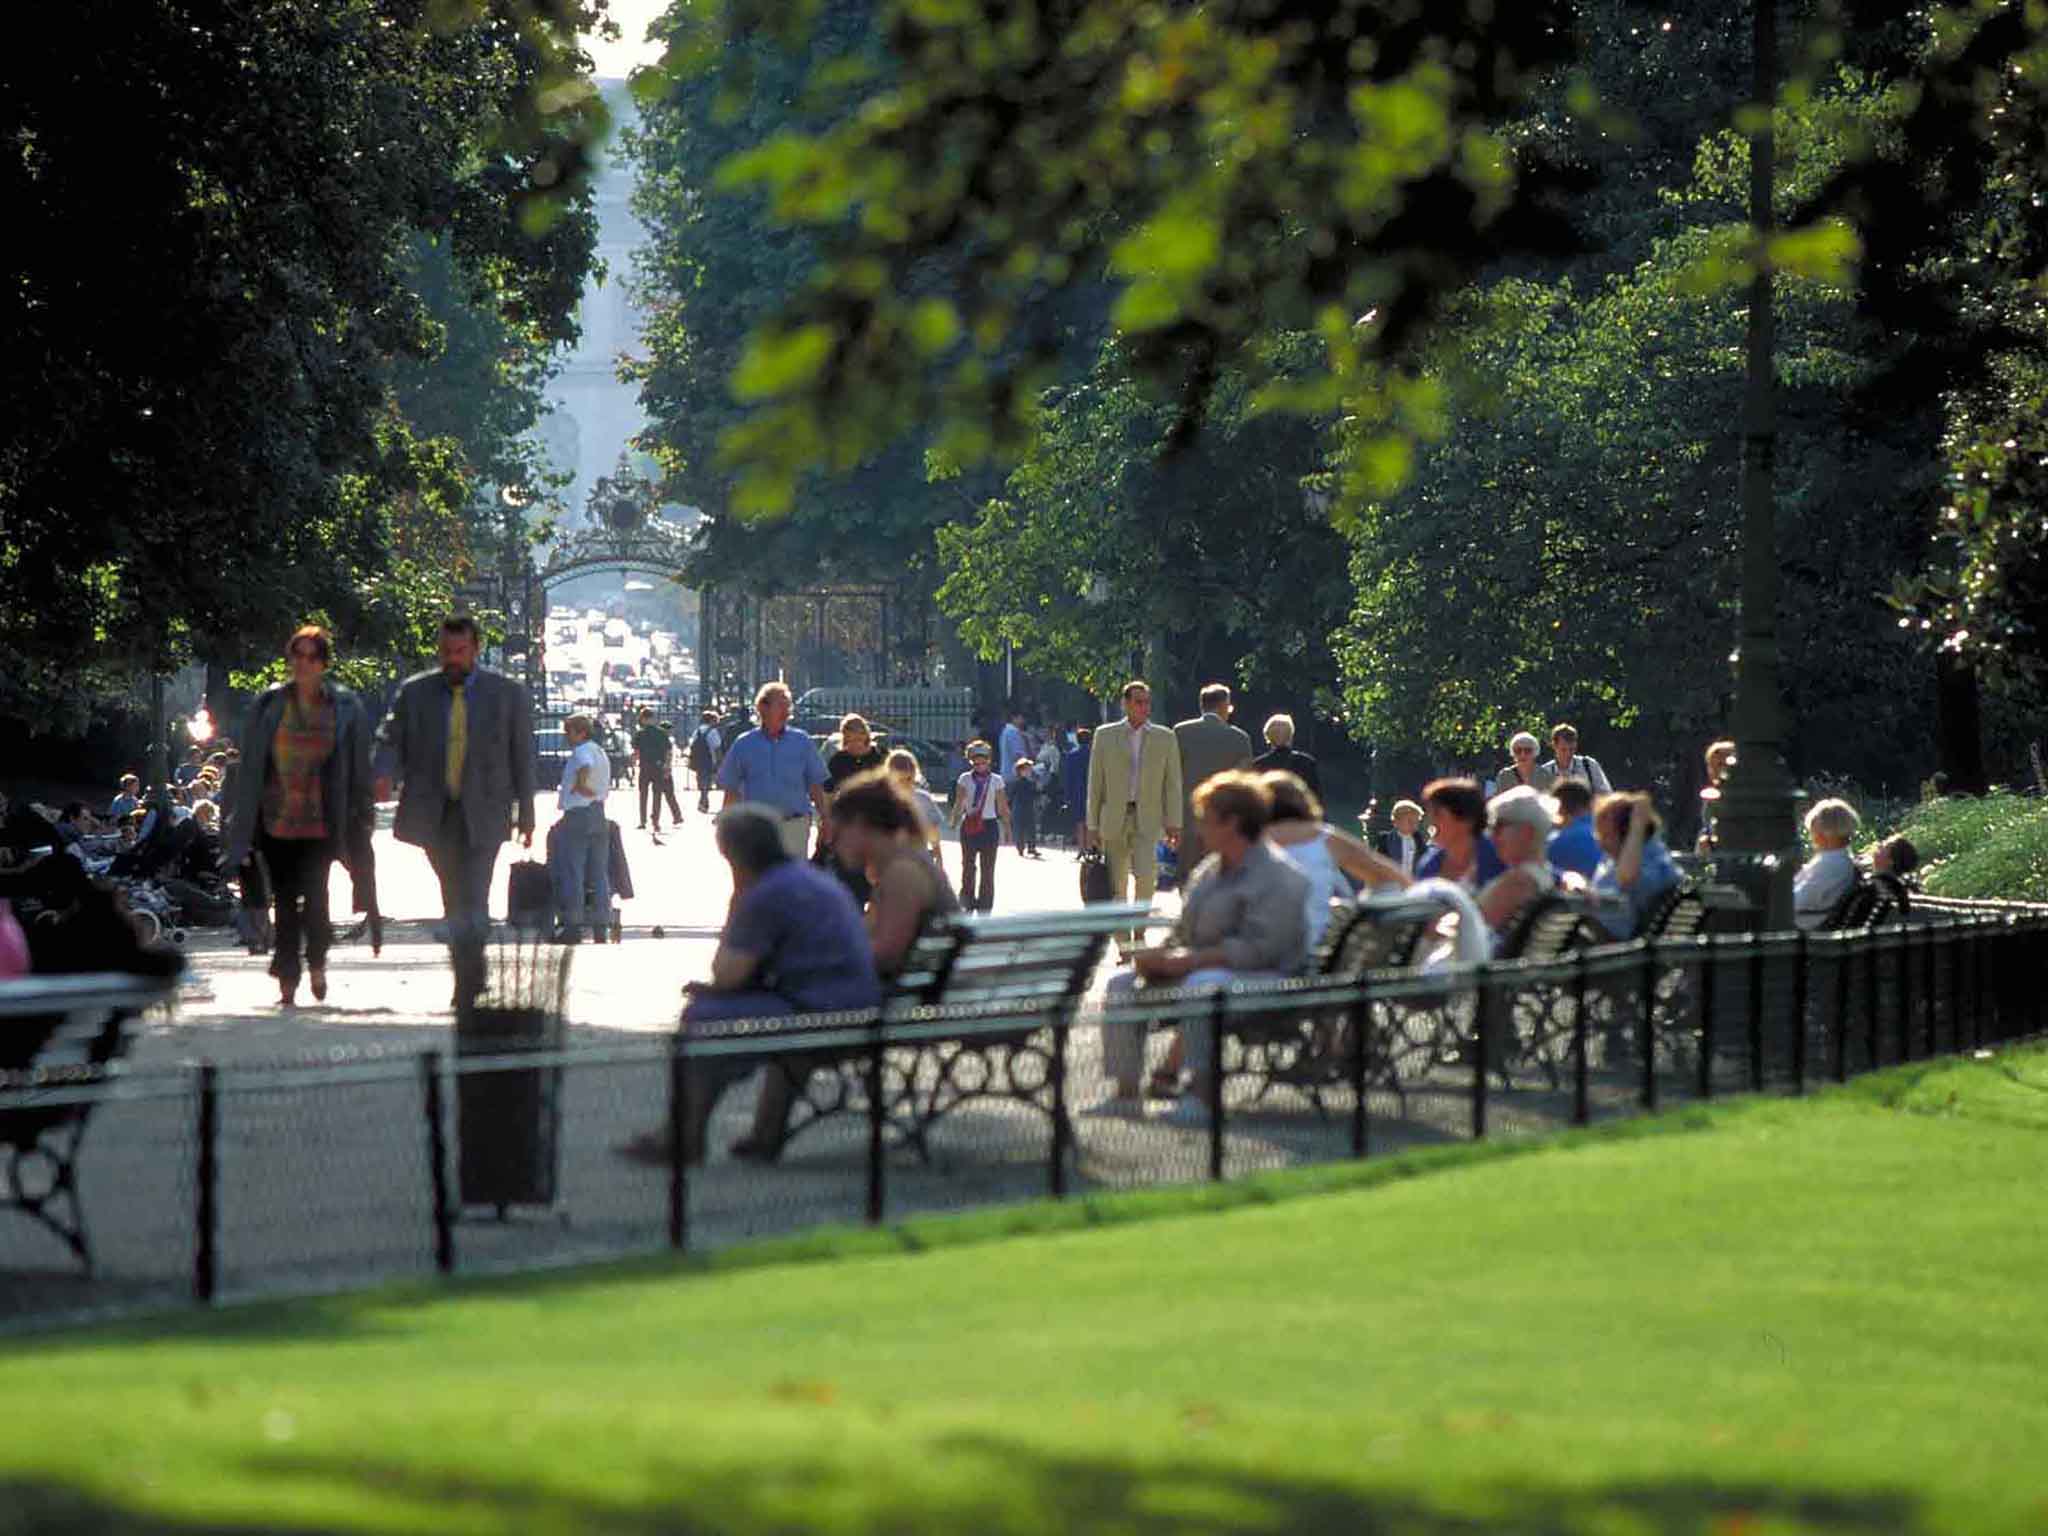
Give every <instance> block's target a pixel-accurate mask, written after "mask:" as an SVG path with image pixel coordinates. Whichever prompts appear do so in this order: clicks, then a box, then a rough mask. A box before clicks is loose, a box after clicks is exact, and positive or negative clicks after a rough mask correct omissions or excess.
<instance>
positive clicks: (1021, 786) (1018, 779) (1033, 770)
mask: <svg viewBox="0 0 2048 1536" xmlns="http://www.w3.org/2000/svg"><path fill="white" fill-rule="evenodd" d="M1011 767H1012V778H1011V781H1010V819H1011V821H1012V822H1013V823H1014V824H1015V826H1016V829H1017V851H1018V852H1019V853H1020V854H1022V855H1023V856H1024V857H1025V858H1027V859H1035V858H1037V857H1039V852H1038V798H1039V788H1038V764H1036V763H1035V762H1033V761H1032V760H1031V759H1030V758H1028V757H1020V758H1018V759H1017V761H1016V762H1015V763H1014V764H1012V765H1011Z"/></svg>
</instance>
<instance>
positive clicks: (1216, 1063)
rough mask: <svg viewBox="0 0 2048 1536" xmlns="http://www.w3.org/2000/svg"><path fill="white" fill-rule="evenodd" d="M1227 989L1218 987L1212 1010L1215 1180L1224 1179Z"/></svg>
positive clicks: (1211, 1133) (1211, 1108) (1211, 1151)
mask: <svg viewBox="0 0 2048 1536" xmlns="http://www.w3.org/2000/svg"><path fill="white" fill-rule="evenodd" d="M1225 995H1226V989H1225V988H1222V987H1218V988H1217V989H1216V1001H1215V1003H1214V1004H1213V1005H1212V1007H1211V1011H1210V1020H1211V1023H1210V1027H1211V1029H1212V1030H1213V1031H1214V1033H1213V1035H1212V1036H1211V1038H1210V1041H1209V1049H1210V1052H1211V1055H1210V1058H1209V1178H1210V1180H1211V1181H1212V1182H1214V1183H1218V1184H1220V1183H1222V1182H1223V1007H1224V997H1225Z"/></svg>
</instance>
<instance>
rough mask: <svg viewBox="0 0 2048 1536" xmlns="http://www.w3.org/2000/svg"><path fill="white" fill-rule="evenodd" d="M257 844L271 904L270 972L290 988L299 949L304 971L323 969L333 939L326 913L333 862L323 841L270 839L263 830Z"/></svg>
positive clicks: (330, 848) (329, 846) (296, 973)
mask: <svg viewBox="0 0 2048 1536" xmlns="http://www.w3.org/2000/svg"><path fill="white" fill-rule="evenodd" d="M260 846H261V848H262V850H263V862H264V863H265V864H266V865H267V866H268V867H269V869H270V889H271V897H272V900H273V901H274V902H275V903H276V907H275V911H276V917H275V923H276V927H277V944H276V947H275V949H274V950H273V951H272V953H271V959H270V974H271V975H273V976H275V977H276V978H277V979H278V980H279V981H290V982H293V983H295V984H296V983H297V981H298V979H299V954H300V950H301V949H302V948H303V950H304V952H305V963H306V966H307V967H308V968H309V969H311V970H316V971H319V970H325V969H326V968H327V945H328V943H329V941H330V940H331V939H332V938H333V936H334V928H333V925H332V924H331V923H330V922H329V921H328V915H327V872H328V870H329V869H330V868H331V867H332V866H333V864H334V848H333V845H332V844H330V843H328V842H327V841H326V840H325V839H324V838H312V837H272V836H271V835H270V834H269V833H268V832H265V833H263V834H262V836H261V838H260Z"/></svg>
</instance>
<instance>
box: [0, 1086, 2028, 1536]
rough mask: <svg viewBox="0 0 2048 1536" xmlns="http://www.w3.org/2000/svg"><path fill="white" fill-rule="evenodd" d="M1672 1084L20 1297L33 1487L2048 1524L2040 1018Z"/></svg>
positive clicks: (632, 1505)
mask: <svg viewBox="0 0 2048 1536" xmlns="http://www.w3.org/2000/svg"><path fill="white" fill-rule="evenodd" d="M1668 1129H1669V1131H1670V1133H1669V1134H1650V1135H1644V1134H1628V1135H1620V1136H1609V1137H1582V1138H1578V1139H1576V1140H1573V1141H1572V1142H1570V1143H1569V1144H1568V1145H1565V1146H1561V1147H1557V1148H1554V1149H1549V1150H1542V1151H1537V1152H1534V1153H1531V1154H1529V1155H1525V1156H1517V1157H1504V1158H1493V1159H1490V1160H1487V1161H1483V1162H1474V1163H1472V1164H1471V1165H1469V1166H1463V1167H1447V1168H1439V1169H1437V1170H1436V1171H1434V1172H1432V1173H1430V1174H1429V1175H1428V1176H1427V1177H1416V1178H1408V1179H1400V1180H1389V1181H1386V1182H1384V1183H1382V1184H1381V1185H1379V1186H1378V1187H1374V1188H1367V1189H1359V1190H1354V1191H1351V1192H1346V1193H1336V1194H1321V1195H1317V1196H1315V1197H1313V1198H1300V1199H1291V1200H1282V1201H1278V1202H1273V1203H1266V1204H1260V1205H1252V1206H1246V1207H1243V1208H1240V1209H1236V1210H1232V1211H1229V1212H1227V1213H1218V1214H1175V1215H1169V1216H1164V1217H1161V1218H1160V1219H1157V1220H1150V1221H1139V1222H1128V1223H1124V1224H1117V1225H1107V1226H1104V1227H1103V1228H1101V1229H1100V1230H1092V1231H1090V1230H1076V1231H1071V1232H1062V1233H1057V1234H1052V1235H1041V1236H1029V1237H1019V1238H1012V1239H1009V1240H1005V1241H990V1242H981V1243H977V1244H971V1245H968V1244H946V1243H943V1242H937V1243H934V1245H933V1246H930V1247H929V1248H928V1250H927V1251H924V1252H918V1253H898V1254H890V1255H886V1256H867V1257H849V1258H843V1259H841V1260H838V1261H835V1262H827V1263H808V1264H779V1265H757V1266H754V1267H736V1268H731V1269H721V1270H716V1271H709V1272H706V1271H681V1270H672V1269H652V1268H641V1269H638V1270H635V1271H632V1272H626V1273H607V1274H601V1275H598V1276H595V1277H591V1276H580V1277H568V1278H564V1277H556V1278H552V1279H546V1280H524V1281H519V1282H513V1283H504V1284H497V1285H476V1286H471V1287H468V1288H466V1289H463V1290H461V1291H459V1292H455V1293H453V1294H451V1295H447V1296H446V1297H445V1298H444V1299H426V1298H423V1297H422V1295H421V1294H420V1293H417V1292H415V1293H411V1294H408V1295H389V1294H387V1295H383V1296H372V1297H366V1298H354V1299H348V1300H342V1301H330V1302H322V1303H313V1304H304V1305H294V1306H284V1307H272V1308H264V1309H257V1310H250V1311H243V1312H237V1313H229V1314H225V1315H221V1316H217V1317H210V1318H196V1319H186V1320H182V1321H177V1322H172V1323H167V1324H159V1325H152V1326H135V1327H130V1328H125V1329H119V1330H108V1331H97V1332H90V1333H79V1334H70V1335H63V1336H57V1337H49V1338H43V1339H38V1340H29V1341H21V1342H16V1343H14V1344H12V1345H8V1346H5V1347H0V1403H4V1404H5V1408H4V1409H0V1531H7V1532H12V1531H25V1530H43V1531H47V1530H64V1531H78V1532H81V1533H83V1532H96V1533H97V1532H106V1531H115V1532H122V1531H145V1532H153V1533H169V1532H187V1531H199V1530H206V1531H217V1530H243V1529H255V1530H267V1531H295V1532H315V1531H339V1530H390V1531H401V1530H402V1531H420V1530H427V1529H432V1530H435V1531H469V1530H475V1531H576V1532H586V1531H621V1532H628V1533H654V1532H710V1531H731V1532H775V1531H796V1530H827V1531H843V1532H862V1533H884V1532H886V1533H892V1536H894V1533H920V1532H940V1531H947V1532H951V1531H967V1532H1009V1531H1080V1532H1125V1533H1133V1536H1154V1533H1156V1536H1168V1533H1181V1532H1193V1533H1198V1536H1199V1533H1208V1532H1222V1531H1239V1530H1246V1531H1261V1532H1273V1533H1276V1536H1277V1533H1293V1532H1331V1533H1379V1532H1385V1533H1398V1536H1465V1533H1470V1532H1473V1531H1476V1530H1484V1529H1508V1530H1516V1531H1528V1532H1538V1533H1553V1532H1554V1533H1563V1532H1572V1533H1581V1532H1583V1533H1587V1536H1623V1533H1631V1532H1657V1533H1666V1532H1673V1533H1675V1532H1694V1531H1698V1532H1710V1533H1720V1536H1751V1533H1757V1536H1760V1533H1763V1532H1769V1531H1817V1532H1857V1533H1862V1532H1870V1533H1878V1532H1883V1533H1910V1532H1921V1531H1956V1532H1972V1533H1975V1532H1986V1531H2042V1530H2048V1317H2044V1309H2043V1305H2042V1302H2043V1296H2044V1276H2048V1219H2044V1217H2048V1194H2044V1175H2048V1053H2042V1052H2039V1051H2036V1052H2031V1053H2023V1054H2014V1055H2009V1056H2007V1057H2005V1058H2002V1059H2001V1060H1999V1061H1996V1062H1984V1063H1969V1064H1961V1065H1950V1066H1940V1067H1927V1068H1920V1069H1908V1070H1906V1071H1904V1072H1899V1073H1892V1074H1887V1075H1886V1076H1885V1077H1883V1078H1878V1079H1871V1080H1868V1081H1866V1082H1864V1083H1862V1084H1860V1085H1857V1086H1855V1087H1853V1088H1851V1089H1848V1090H1845V1091H1842V1092H1840V1093H1836V1094H1831V1095H1827V1096H1825V1097H1823V1098H1820V1099H1817V1100H1814V1101H1811V1102H1808V1103H1804V1104H1795V1103H1787V1102H1782V1101H1779V1102H1768V1103H1762V1104H1755V1105H1747V1106H1741V1105H1738V1106H1728V1107H1724V1108H1722V1109H1718V1110H1716V1111H1714V1112H1713V1113H1711V1114H1710V1115H1693V1116H1690V1117H1688V1119H1687V1120H1686V1121H1685V1122H1683V1123H1680V1124H1676V1125H1672V1126H1670V1127H1668ZM1124 1214H1129V1212H1128V1210H1126V1211H1125V1213H1124ZM928 1235H929V1236H931V1237H934V1238H939V1239H943V1238H944V1236H945V1235H946V1229H943V1228H936V1227H935V1228H931V1229H928Z"/></svg>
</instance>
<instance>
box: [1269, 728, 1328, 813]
mask: <svg viewBox="0 0 2048 1536" xmlns="http://www.w3.org/2000/svg"><path fill="white" fill-rule="evenodd" d="M1252 770H1253V772H1255V773H1291V774H1293V775H1294V776H1295V777H1296V778H1297V779H1299V780H1301V782H1302V783H1304V784H1306V785H1307V786H1308V787H1309V788H1310V789H1311V790H1313V791H1314V792H1315V794H1316V796H1317V798H1319V799H1320V798H1321V796H1322V793H1323V781H1322V780H1321V779H1320V778H1318V777H1317V776H1316V760H1315V759H1314V758H1312V757H1310V756H1309V755H1308V754H1307V753H1306V752H1297V751H1295V750H1294V716H1292V715H1275V716H1273V718H1272V719H1270V720H1268V721H1267V722H1266V750H1265V751H1264V752H1262V753H1260V754H1259V755H1258V756H1257V757H1255V758H1253V759H1252Z"/></svg>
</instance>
